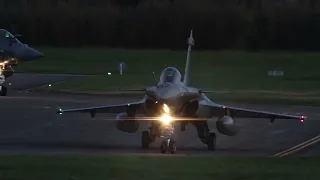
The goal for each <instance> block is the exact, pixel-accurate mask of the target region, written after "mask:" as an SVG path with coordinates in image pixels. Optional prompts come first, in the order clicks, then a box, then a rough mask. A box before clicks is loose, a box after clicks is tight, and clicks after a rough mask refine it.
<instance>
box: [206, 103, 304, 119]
mask: <svg viewBox="0 0 320 180" xmlns="http://www.w3.org/2000/svg"><path fill="white" fill-rule="evenodd" d="M201 106H202V107H204V108H205V109H206V112H208V113H209V114H208V115H209V116H210V117H221V116H224V115H229V116H231V117H238V118H267V119H271V120H272V121H274V120H275V119H299V120H301V121H304V120H305V119H306V118H307V117H305V116H303V115H301V116H294V115H287V114H280V113H273V112H267V111H257V110H252V109H244V108H238V107H231V106H224V105H218V104H216V105H201Z"/></svg>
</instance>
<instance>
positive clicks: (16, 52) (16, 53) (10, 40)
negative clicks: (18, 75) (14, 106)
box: [0, 29, 44, 96]
mask: <svg viewBox="0 0 320 180" xmlns="http://www.w3.org/2000/svg"><path fill="white" fill-rule="evenodd" d="M18 36H21V35H15V36H14V35H12V34H11V33H10V32H9V31H7V30H5V29H0V95H1V96H6V95H7V87H5V86H3V85H1V84H3V83H4V82H5V80H6V79H7V78H9V77H11V76H12V75H13V73H14V70H13V68H12V67H13V66H17V65H18V63H20V62H26V61H31V60H36V59H39V58H41V57H43V56H44V55H43V54H42V53H41V52H39V51H37V50H35V49H33V48H31V47H29V46H28V45H27V44H23V43H21V42H20V41H19V40H18V39H17V38H16V37H18Z"/></svg>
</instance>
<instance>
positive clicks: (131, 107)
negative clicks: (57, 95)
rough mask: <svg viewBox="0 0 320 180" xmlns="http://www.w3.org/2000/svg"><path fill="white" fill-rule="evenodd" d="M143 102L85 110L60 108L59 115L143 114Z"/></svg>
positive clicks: (87, 108) (86, 108)
mask: <svg viewBox="0 0 320 180" xmlns="http://www.w3.org/2000/svg"><path fill="white" fill-rule="evenodd" d="M142 106H143V102H134V103H127V104H118V105H104V106H96V107H85V108H77V109H62V108H59V109H58V111H57V113H59V114H63V113H71V112H83V113H90V114H91V116H92V117H94V116H95V114H96V113H121V112H135V113H141V111H142V109H143V108H142Z"/></svg>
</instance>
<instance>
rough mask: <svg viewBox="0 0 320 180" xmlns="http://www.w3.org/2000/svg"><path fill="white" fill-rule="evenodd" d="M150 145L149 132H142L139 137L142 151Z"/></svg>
mask: <svg viewBox="0 0 320 180" xmlns="http://www.w3.org/2000/svg"><path fill="white" fill-rule="evenodd" d="M149 145H150V133H149V131H143V132H142V136H141V146H142V149H148V148H149Z"/></svg>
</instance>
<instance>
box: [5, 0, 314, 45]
mask: <svg viewBox="0 0 320 180" xmlns="http://www.w3.org/2000/svg"><path fill="white" fill-rule="evenodd" d="M319 9H320V2H319V1H315V0H310V1H303V2H299V1H292V0H291V1H281V2H276V1H272V2H270V1H265V0H260V1H251V0H247V1H244V0H243V1H231V0H230V1H227V0H224V1H221V0H199V1H186V0H157V1H152V0H135V1H132V0H109V1H106V0H41V1H40V0H39V1H27V0H18V1H9V0H0V10H1V11H0V13H1V16H0V27H1V28H4V29H7V30H8V31H10V32H12V33H19V34H22V35H23V36H22V37H20V38H19V39H21V41H23V42H28V44H30V45H36V46H56V47H81V46H105V47H111V48H135V49H136V48H151V49H162V48H165V49H185V42H186V39H185V37H186V36H187V35H188V33H189V31H190V29H191V28H192V29H194V35H195V37H196V39H197V45H196V46H195V49H196V50H219V49H237V50H319V49H320V43H319V42H320V35H319V32H320V13H319Z"/></svg>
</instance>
